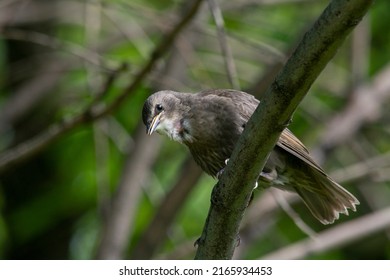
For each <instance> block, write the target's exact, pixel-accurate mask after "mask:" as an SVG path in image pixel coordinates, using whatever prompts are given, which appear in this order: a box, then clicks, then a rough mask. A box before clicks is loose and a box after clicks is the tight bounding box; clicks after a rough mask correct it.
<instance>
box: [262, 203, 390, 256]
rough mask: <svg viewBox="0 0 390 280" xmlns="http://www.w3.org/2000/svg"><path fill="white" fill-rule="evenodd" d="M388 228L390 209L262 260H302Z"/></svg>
mask: <svg viewBox="0 0 390 280" xmlns="http://www.w3.org/2000/svg"><path fill="white" fill-rule="evenodd" d="M389 226H390V208H385V209H383V210H380V211H377V212H374V213H371V214H368V215H365V216H363V217H361V218H358V219H355V220H352V221H349V222H345V223H342V224H340V225H339V226H335V227H332V228H330V229H328V230H325V231H323V232H321V233H319V234H318V235H317V237H316V238H315V239H312V238H307V239H305V240H303V241H299V242H297V243H295V244H292V245H290V246H287V247H284V248H281V249H280V250H277V251H275V252H272V253H269V254H267V255H265V256H263V257H262V259H303V258H305V257H308V256H310V255H312V254H318V253H321V252H325V251H328V250H331V249H333V248H337V247H340V246H343V245H346V244H348V243H351V242H353V241H355V240H358V239H360V238H363V237H365V236H368V235H370V234H372V233H374V232H378V231H381V230H384V229H386V228H388V227H389Z"/></svg>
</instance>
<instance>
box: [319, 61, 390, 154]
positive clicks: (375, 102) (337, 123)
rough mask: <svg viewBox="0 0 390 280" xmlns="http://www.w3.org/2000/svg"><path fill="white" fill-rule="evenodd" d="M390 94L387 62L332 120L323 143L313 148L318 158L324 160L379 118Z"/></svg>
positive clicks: (389, 74) (389, 67)
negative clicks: (340, 145) (367, 124)
mask: <svg viewBox="0 0 390 280" xmlns="http://www.w3.org/2000/svg"><path fill="white" fill-rule="evenodd" d="M389 94H390V65H387V66H385V67H384V68H383V69H382V70H381V71H380V72H379V73H378V74H377V75H376V76H375V77H374V78H373V80H372V82H371V83H364V84H362V85H360V86H359V87H358V88H357V89H356V93H355V94H354V95H353V99H352V100H351V101H350V102H349V103H348V104H347V107H345V109H344V110H343V111H341V112H340V113H338V114H336V115H335V116H334V117H333V118H332V119H331V120H330V121H329V122H328V125H327V127H326V129H325V130H324V131H323V132H322V135H323V136H322V137H320V139H321V144H320V145H319V147H318V148H317V149H316V150H314V151H313V154H314V155H315V157H316V158H317V159H319V160H321V159H322V158H323V157H324V154H325V153H326V151H328V150H331V149H333V148H334V147H335V146H337V145H339V144H341V143H343V142H345V141H346V140H348V139H350V138H351V136H352V135H354V134H355V133H356V132H357V131H358V130H359V129H360V128H361V127H362V125H364V124H365V123H368V122H373V121H375V120H376V119H378V118H379V117H380V112H381V110H382V108H383V105H384V104H385V100H387V99H388V98H389V96H390V95H389Z"/></svg>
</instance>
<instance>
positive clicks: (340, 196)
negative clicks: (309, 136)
mask: <svg viewBox="0 0 390 280" xmlns="http://www.w3.org/2000/svg"><path fill="white" fill-rule="evenodd" d="M259 102H260V101H259V100H257V99H256V98H255V97H254V96H253V95H251V94H249V93H246V92H243V91H239V90H233V89H209V90H203V91H200V92H197V93H184V92H176V91H172V90H161V91H158V92H155V93H153V94H152V95H150V96H149V97H148V98H147V99H146V101H145V103H144V106H143V109H142V120H143V123H144V124H145V126H146V132H147V134H148V135H151V134H152V133H153V132H157V133H159V134H162V135H166V136H168V137H169V138H170V139H172V140H174V141H176V142H179V143H181V144H184V145H185V146H187V147H188V149H189V151H190V153H191V155H192V157H193V158H194V160H195V162H196V163H197V164H198V165H199V166H200V167H201V168H202V170H203V171H204V172H206V173H207V174H209V175H211V176H213V177H217V176H218V175H219V174H220V171H221V170H223V169H224V167H225V166H226V161H227V160H228V159H229V158H230V156H231V154H232V152H233V149H234V147H235V145H236V143H237V141H238V138H239V137H240V135H241V133H242V132H243V130H244V128H245V125H246V123H247V122H248V120H249V118H250V117H251V116H252V114H253V112H254V111H255V110H256V108H257V106H258V104H259ZM259 174H260V175H259V180H258V185H259V186H260V187H261V188H268V187H276V188H279V189H282V190H287V191H293V192H295V193H297V194H298V195H299V196H300V197H301V198H302V200H303V202H304V204H305V205H306V206H307V208H308V209H309V210H310V212H311V213H312V215H313V216H314V217H315V218H316V219H317V220H319V221H320V222H321V223H322V224H325V225H327V224H331V223H333V222H334V221H335V220H337V219H338V218H339V214H340V213H342V214H346V215H348V209H350V210H352V211H356V205H358V204H359V201H358V200H357V199H356V197H355V196H354V195H353V194H351V193H350V192H349V191H347V190H346V189H345V188H343V187H342V186H341V185H339V184H338V183H336V182H335V181H334V180H333V179H332V178H330V177H329V175H327V174H326V173H325V171H324V170H323V169H322V168H321V167H320V166H319V165H318V164H317V163H316V162H315V161H314V159H313V158H312V157H311V156H310V154H309V151H308V149H307V148H306V147H305V146H304V144H303V143H302V142H301V141H300V140H299V139H298V138H297V137H296V136H295V135H294V134H293V133H292V132H291V131H290V130H289V129H288V128H285V129H284V130H283V131H282V133H281V136H280V137H279V139H278V141H277V143H276V145H275V147H274V148H273V150H272V151H271V153H270V156H269V158H268V160H267V162H266V164H265V166H264V168H263V170H262V171H260V172H259Z"/></svg>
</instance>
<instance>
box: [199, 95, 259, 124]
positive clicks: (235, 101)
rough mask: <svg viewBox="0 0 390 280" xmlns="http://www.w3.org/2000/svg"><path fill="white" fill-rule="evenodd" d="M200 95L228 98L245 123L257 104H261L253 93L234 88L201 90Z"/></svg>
mask: <svg viewBox="0 0 390 280" xmlns="http://www.w3.org/2000/svg"><path fill="white" fill-rule="evenodd" d="M198 96H201V97H205V98H221V99H224V100H226V101H227V102H228V103H229V104H230V105H231V106H233V108H234V110H235V111H236V112H238V113H239V115H240V117H241V118H242V120H243V122H244V124H245V123H246V122H247V121H248V120H249V118H250V117H251V116H252V114H253V112H254V111H255V110H256V108H257V105H259V100H257V99H256V98H255V97H254V96H253V95H250V94H248V93H246V92H243V91H238V90H234V89H212V90H204V91H201V92H199V93H198Z"/></svg>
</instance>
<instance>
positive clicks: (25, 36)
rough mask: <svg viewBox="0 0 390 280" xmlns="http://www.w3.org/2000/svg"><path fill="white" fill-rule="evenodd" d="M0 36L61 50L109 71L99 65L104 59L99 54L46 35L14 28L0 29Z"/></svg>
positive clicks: (102, 65)
mask: <svg viewBox="0 0 390 280" xmlns="http://www.w3.org/2000/svg"><path fill="white" fill-rule="evenodd" d="M0 35H1V36H2V37H4V38H6V39H9V40H19V41H26V42H32V43H35V44H39V45H42V46H45V47H49V48H52V49H54V50H61V51H64V52H67V53H70V54H72V55H75V56H77V57H79V58H81V59H83V60H85V61H86V62H89V63H91V64H94V65H97V66H98V67H99V68H103V69H105V70H106V71H109V69H108V68H105V67H104V64H102V63H101V61H104V60H106V59H105V58H104V57H102V56H101V55H100V54H98V53H96V52H93V51H92V50H88V49H86V48H83V47H81V46H80V45H76V44H74V43H71V42H65V41H63V40H59V39H58V38H55V37H52V36H49V35H47V34H43V33H40V32H36V31H31V30H28V31H27V30H22V29H16V28H6V29H3V30H1V29H0Z"/></svg>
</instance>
